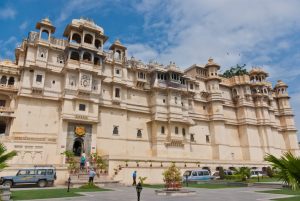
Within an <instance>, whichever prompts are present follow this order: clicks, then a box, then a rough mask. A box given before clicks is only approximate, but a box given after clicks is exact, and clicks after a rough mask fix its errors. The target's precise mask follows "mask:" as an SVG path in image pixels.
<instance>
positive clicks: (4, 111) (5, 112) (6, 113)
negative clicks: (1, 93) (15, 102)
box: [0, 106, 14, 117]
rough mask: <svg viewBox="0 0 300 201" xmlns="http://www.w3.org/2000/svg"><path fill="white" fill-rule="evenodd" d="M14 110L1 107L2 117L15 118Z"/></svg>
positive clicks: (0, 114)
mask: <svg viewBox="0 0 300 201" xmlns="http://www.w3.org/2000/svg"><path fill="white" fill-rule="evenodd" d="M13 114H14V109H12V108H10V107H4V106H0V117H14V115H13Z"/></svg>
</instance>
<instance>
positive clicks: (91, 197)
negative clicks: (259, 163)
mask: <svg viewBox="0 0 300 201" xmlns="http://www.w3.org/2000/svg"><path fill="white" fill-rule="evenodd" d="M192 189H193V190H195V191H196V195H189V196H158V195H155V192H154V190H155V189H150V188H144V189H143V191H142V196H141V201H156V200H159V201H160V200H162V201H169V200H170V201H196V200H197V201H202V200H203V201H224V200H226V201H267V200H270V199H274V198H282V197H288V196H286V195H275V194H268V193H257V192H256V191H262V190H268V189H263V188H250V187H248V188H227V189H201V188H192ZM82 194H85V196H84V197H82V196H80V197H72V198H57V199H47V200H46V199H43V200H35V201H50V200H51V201H65V200H72V201H136V200H137V198H136V191H135V188H133V187H118V188H115V189H114V191H105V192H90V193H82Z"/></svg>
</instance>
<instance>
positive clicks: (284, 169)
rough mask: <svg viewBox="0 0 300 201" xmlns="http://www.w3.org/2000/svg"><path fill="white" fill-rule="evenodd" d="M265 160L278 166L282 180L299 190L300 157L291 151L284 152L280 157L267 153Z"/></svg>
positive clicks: (273, 165) (278, 172)
mask: <svg viewBox="0 0 300 201" xmlns="http://www.w3.org/2000/svg"><path fill="white" fill-rule="evenodd" d="M265 161H267V162H270V163H271V165H272V167H274V168H276V170H277V174H278V177H279V179H280V180H282V181H283V182H284V183H285V184H287V185H289V186H291V187H292V190H298V189H299V187H300V157H296V156H294V155H293V154H292V153H291V152H286V153H284V154H283V155H282V156H281V157H280V158H277V157H275V156H274V155H271V154H267V155H266V157H265Z"/></svg>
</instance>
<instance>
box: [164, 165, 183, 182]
mask: <svg viewBox="0 0 300 201" xmlns="http://www.w3.org/2000/svg"><path fill="white" fill-rule="evenodd" d="M163 177H164V178H163V180H164V182H165V183H166V186H167V187H169V186H174V184H179V183H181V173H180V170H179V168H177V167H176V166H175V164H174V163H172V165H171V166H170V167H168V169H166V170H165V171H164V172H163ZM175 186H176V185H175Z"/></svg>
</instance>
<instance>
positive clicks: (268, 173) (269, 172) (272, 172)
mask: <svg viewBox="0 0 300 201" xmlns="http://www.w3.org/2000/svg"><path fill="white" fill-rule="evenodd" d="M266 172H267V176H268V177H270V178H272V177H274V171H273V170H272V168H271V167H269V166H268V167H267V169H266Z"/></svg>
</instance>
